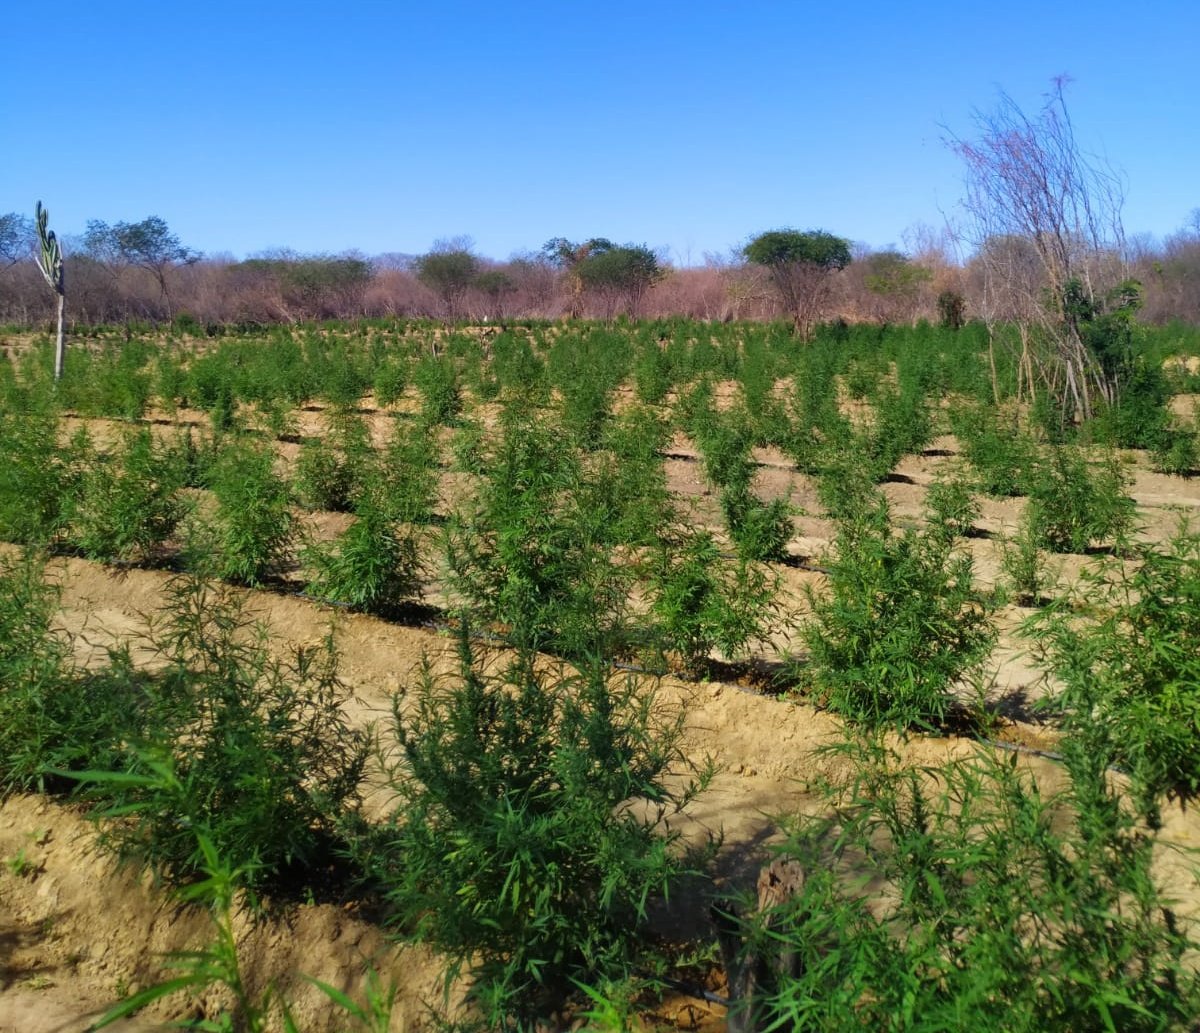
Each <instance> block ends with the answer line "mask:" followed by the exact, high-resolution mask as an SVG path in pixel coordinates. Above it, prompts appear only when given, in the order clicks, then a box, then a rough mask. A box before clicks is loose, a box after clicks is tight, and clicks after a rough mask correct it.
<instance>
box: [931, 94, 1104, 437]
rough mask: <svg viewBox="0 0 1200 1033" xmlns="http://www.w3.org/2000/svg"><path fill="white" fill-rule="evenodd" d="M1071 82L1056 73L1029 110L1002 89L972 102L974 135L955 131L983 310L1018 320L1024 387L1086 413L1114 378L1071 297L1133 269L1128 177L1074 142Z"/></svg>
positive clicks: (993, 318)
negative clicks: (1126, 220) (978, 103)
mask: <svg viewBox="0 0 1200 1033" xmlns="http://www.w3.org/2000/svg"><path fill="white" fill-rule="evenodd" d="M1065 86H1066V80H1065V79H1063V78H1058V79H1055V80H1054V81H1053V86H1052V89H1051V91H1050V93H1049V94H1048V95H1047V97H1046V99H1045V103H1044V104H1043V106H1042V107H1041V109H1040V110H1039V111H1038V112H1037V113H1036V114H1035V115H1033V116H1030V115H1027V114H1026V113H1025V112H1024V111H1022V109H1021V108H1020V106H1019V105H1018V104H1017V102H1016V101H1015V100H1013V99H1012V98H1011V97H1010V96H1008V95H1007V94H1003V93H1002V94H1001V96H1000V100H999V103H998V105H997V107H996V108H995V110H993V111H991V112H976V113H975V116H974V124H975V129H976V130H977V132H978V136H977V138H975V139H972V140H964V139H961V138H959V137H957V136H953V137H952V138H951V139H950V141H949V145H950V147H951V148H952V149H953V150H954V152H955V153H956V154H957V155H958V156H959V157H960V158H961V159H962V161H963V163H964V164H965V166H966V197H965V199H964V201H963V208H964V209H965V212H966V215H967V227H966V231H965V232H966V235H967V239H966V242H967V243H968V244H969V245H971V246H972V247H973V249H974V251H975V256H976V261H977V262H978V263H979V264H980V265H981V267H982V271H983V278H984V289H983V300H982V305H983V311H982V313H981V315H982V316H983V317H984V318H985V319H986V320H987V321H988V323H989V325H990V326H993V327H994V326H995V325H996V324H997V323H998V322H1000V321H1006V320H1013V321H1015V322H1016V324H1017V326H1018V328H1019V330H1020V334H1019V340H1020V347H1021V354H1020V356H1019V368H1020V369H1021V371H1022V379H1021V391H1022V393H1023V394H1025V395H1026V396H1028V395H1031V394H1033V393H1034V392H1036V391H1037V390H1038V389H1046V390H1048V391H1050V392H1052V393H1053V394H1054V395H1055V397H1057V398H1059V399H1061V400H1062V401H1063V402H1064V404H1065V405H1067V406H1070V407H1073V409H1074V410H1075V411H1076V412H1079V413H1081V414H1082V415H1084V416H1087V415H1089V414H1090V413H1091V411H1092V408H1093V406H1094V403H1095V401H1096V399H1097V398H1104V399H1106V400H1109V401H1111V400H1112V398H1113V394H1114V391H1115V384H1114V383H1113V378H1112V374H1111V371H1109V370H1106V369H1105V368H1104V366H1103V364H1102V363H1101V362H1100V361H1099V358H1098V357H1097V356H1096V355H1095V354H1093V353H1092V351H1091V350H1089V348H1088V346H1087V343H1086V341H1085V340H1084V337H1083V335H1082V333H1081V328H1080V317H1079V315H1078V312H1079V308H1080V306H1079V305H1078V304H1073V303H1072V301H1071V299H1072V298H1073V297H1074V298H1083V299H1085V300H1086V302H1087V304H1088V305H1089V306H1093V307H1094V306H1099V305H1102V304H1103V303H1104V299H1105V298H1106V297H1107V296H1108V295H1109V293H1110V292H1111V291H1112V290H1113V289H1114V288H1115V287H1116V286H1117V285H1118V284H1119V283H1120V282H1121V281H1122V280H1123V279H1124V278H1125V270H1124V266H1123V262H1122V259H1121V255H1122V250H1123V236H1124V234H1123V231H1122V226H1121V208H1122V205H1123V201H1124V194H1123V189H1122V182H1121V179H1120V177H1119V176H1118V175H1117V174H1116V173H1115V172H1114V171H1113V170H1112V169H1111V168H1110V167H1109V166H1108V165H1107V164H1106V163H1104V162H1102V161H1100V160H1098V159H1095V158H1092V157H1090V156H1088V155H1086V154H1085V153H1084V152H1083V151H1082V150H1081V149H1080V147H1079V145H1078V143H1077V142H1076V139H1075V129H1074V126H1073V124H1072V122H1071V117H1070V114H1069V113H1068V111H1067V106H1066V101H1065V98H1064V89H1065ZM992 336H993V338H994V337H995V335H994V334H993V335H992ZM993 360H994V354H993ZM993 369H994V364H993Z"/></svg>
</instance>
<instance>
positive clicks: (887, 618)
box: [797, 495, 994, 728]
mask: <svg viewBox="0 0 1200 1033" xmlns="http://www.w3.org/2000/svg"><path fill="white" fill-rule="evenodd" d="M955 544H956V543H955V540H954V538H953V537H952V536H951V535H949V534H948V533H946V527H945V525H938V524H937V522H936V521H935V522H934V526H933V527H931V528H930V529H927V530H925V531H916V530H907V531H904V532H902V533H896V532H894V531H893V530H892V528H891V526H890V515H889V512H888V507H887V503H886V500H885V499H884V498H883V497H882V496H878V495H877V496H876V497H875V498H874V499H873V500H868V499H864V500H863V509H862V510H861V511H860V512H858V513H857V514H852V515H847V516H843V517H842V518H841V519H840V520H839V523H838V531H837V537H836V541H835V544H834V555H833V557H832V558H831V559H829V560H828V561H827V563H828V564H829V571H830V573H829V584H828V588H827V590H825V591H822V592H818V591H815V590H813V589H811V588H809V589H808V591H807V595H808V601H809V606H810V610H811V616H810V618H809V619H808V620H807V621H806V623H805V624H804V625H803V626H802V628H801V635H802V638H803V640H804V644H805V645H806V647H807V648H808V651H809V659H808V662H807V663H806V664H805V665H803V666H802V667H800V668H799V669H798V671H797V673H798V675H799V677H800V679H801V680H802V681H803V682H805V683H806V684H807V685H808V686H809V688H810V690H811V691H813V692H815V693H816V694H817V695H819V696H821V697H824V698H826V699H827V700H828V701H829V705H830V706H831V707H832V708H833V709H835V710H837V711H838V712H839V713H842V714H845V715H846V716H848V717H850V718H852V719H854V720H855V721H860V722H864V723H866V724H872V725H873V724H884V723H886V724H894V725H898V726H901V727H923V728H931V727H937V726H939V725H940V724H941V723H942V722H943V721H944V719H945V717H946V714H947V711H948V710H949V708H950V705H951V703H952V702H953V698H954V697H953V694H952V689H953V686H954V684H955V683H956V682H957V681H958V680H959V679H961V678H963V677H965V676H969V675H970V674H972V673H973V672H975V671H977V670H978V668H979V666H980V664H981V663H982V661H983V659H984V657H985V656H986V655H987V653H988V650H989V649H990V646H991V643H992V641H993V638H994V629H993V627H992V623H991V619H990V615H989V610H990V606H991V603H990V601H989V600H988V599H987V598H986V597H984V596H983V595H982V594H981V593H980V592H978V591H977V590H976V589H975V587H974V585H973V584H972V573H973V566H972V562H971V557H970V555H969V554H967V553H965V552H960V551H956V549H955Z"/></svg>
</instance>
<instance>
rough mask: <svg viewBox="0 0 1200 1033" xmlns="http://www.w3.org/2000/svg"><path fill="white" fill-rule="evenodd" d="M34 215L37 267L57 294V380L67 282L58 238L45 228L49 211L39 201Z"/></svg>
mask: <svg viewBox="0 0 1200 1033" xmlns="http://www.w3.org/2000/svg"><path fill="white" fill-rule="evenodd" d="M36 216H37V232H38V243H39V244H41V250H40V251H39V253H38V255H37V264H38V268H39V269H41V271H42V275H43V276H44V277H45V278H46V282H47V283H48V284H50V289H51V290H52V291H54V293H55V294H57V295H58V341H57V343H56V344H55V348H54V379H55V380H56V381H58V380H61V379H62V374H63V361H64V360H65V358H66V354H67V346H66V343H65V342H64V340H63V312H64V311H65V309H66V305H67V284H66V279H65V277H64V275H63V257H62V248H61V247H59V246H58V238H57V237H56V236H55V235H54V231H53V230H50V229H47V226H48V224H49V222H50V213H49V212H48V211H46V209H45V208H43V207H42V202H41V201H38V203H37V209H36Z"/></svg>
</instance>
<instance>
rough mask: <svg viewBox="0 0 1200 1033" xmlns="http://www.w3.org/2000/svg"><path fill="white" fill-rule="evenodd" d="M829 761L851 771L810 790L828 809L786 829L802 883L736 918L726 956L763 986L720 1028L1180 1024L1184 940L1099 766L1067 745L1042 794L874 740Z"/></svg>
mask: <svg viewBox="0 0 1200 1033" xmlns="http://www.w3.org/2000/svg"><path fill="white" fill-rule="evenodd" d="M840 752H842V753H844V754H846V759H847V760H849V762H850V765H851V768H852V771H853V774H852V775H851V776H850V777H849V778H847V779H845V780H844V781H842V782H840V783H837V784H834V785H829V786H827V787H826V788H825V789H824V791H823V795H824V801H825V804H826V808H827V809H828V810H831V811H832V813H831V814H830V813H827V814H823V815H820V816H817V817H812V818H807V819H794V820H793V821H791V822H790V825H789V833H788V842H787V844H786V846H785V847H784V852H785V855H786V856H788V857H791V858H793V859H794V860H795V861H796V862H798V863H799V866H800V869H801V870H802V872H803V876H804V879H803V885H802V887H801V888H800V890H799V891H798V892H797V893H796V894H795V895H793V896H791V897H790V898H789V899H786V900H784V901H783V902H781V903H778V904H775V905H774V906H772V907H770V908H768V909H766V910H765V911H763V912H762V913H760V914H758V915H757V916H755V917H754V918H752V919H749V920H746V921H745V922H744V925H743V929H744V932H745V939H746V951H745V953H744V954H743V956H742V958H741V959H739V963H740V964H744V965H753V966H754V968H755V971H757V972H759V973H760V974H761V978H760V980H759V982H758V984H757V985H756V986H755V987H754V988H753V992H752V995H751V996H750V997H749V998H748V999H743V1000H742V1001H741V1002H739V1003H738V1005H737V1006H736V1008H735V1011H734V1012H733V1014H732V1015H731V1017H730V1021H731V1026H732V1024H733V1023H737V1024H738V1028H741V1029H747V1030H769V1029H779V1028H787V1029H792V1030H804V1031H817V1030H825V1031H829V1033H834V1031H838V1033H840V1031H842V1030H847V1029H895V1030H911V1031H930V1033H932V1031H935V1030H947V1029H977V1030H993V1029H994V1030H1000V1029H1003V1030H1006V1031H1013V1033H1035V1031H1036V1033H1058V1031H1061V1033H1068V1031H1069V1033H1077V1031H1079V1030H1089V1031H1090V1030H1095V1031H1097V1033H1099V1031H1102V1030H1106V1031H1114V1030H1121V1031H1130V1033H1137V1031H1147V1033H1149V1031H1155V1033H1163V1031H1172V1030H1174V1031H1179V1033H1183V1031H1185V1030H1190V1029H1192V1028H1193V1023H1194V1019H1195V1016H1196V1014H1197V1011H1198V1009H1200V978H1198V977H1197V975H1196V972H1195V969H1194V967H1193V966H1192V965H1191V964H1190V962H1189V961H1188V957H1189V955H1190V954H1191V953H1192V952H1194V951H1195V949H1196V946H1197V945H1196V943H1195V941H1194V940H1192V939H1191V938H1190V936H1189V934H1188V933H1187V932H1186V931H1185V927H1184V926H1183V925H1182V923H1177V922H1176V920H1175V917H1174V914H1173V912H1172V911H1171V903H1170V901H1169V900H1168V899H1167V898H1166V897H1165V895H1164V893H1163V891H1162V889H1161V887H1160V885H1159V883H1158V882H1157V881H1156V879H1155V875H1154V871H1153V855H1154V852H1155V841H1154V838H1153V836H1152V835H1151V834H1149V833H1148V832H1147V830H1146V829H1145V827H1144V826H1143V825H1140V824H1139V823H1138V821H1137V820H1136V818H1135V816H1134V815H1133V814H1131V813H1130V812H1129V810H1128V808H1126V807H1125V806H1123V805H1122V801H1121V800H1120V798H1119V797H1118V796H1117V795H1116V792H1115V790H1114V789H1113V788H1112V786H1111V784H1110V783H1109V782H1108V781H1107V780H1106V777H1105V768H1104V765H1105V758H1104V757H1103V756H1100V757H1099V758H1097V757H1095V756H1094V755H1091V754H1089V753H1088V751H1087V750H1086V749H1083V748H1080V746H1079V745H1078V744H1068V745H1067V747H1066V753H1067V762H1066V767H1067V773H1068V775H1069V779H1068V781H1067V786H1066V788H1065V789H1064V790H1063V791H1062V792H1061V793H1060V794H1058V795H1054V796H1048V795H1044V794H1043V793H1042V791H1041V790H1040V789H1039V787H1038V786H1037V784H1036V783H1035V782H1034V781H1033V779H1032V778H1031V777H1030V776H1029V775H1027V774H1026V773H1024V772H1023V771H1022V769H1021V768H1019V767H1018V766H1017V759H1018V758H1017V757H1016V755H1012V756H1010V757H998V756H994V755H992V754H989V753H985V752H983V751H982V750H981V751H980V752H979V753H977V754H976V756H974V757H971V758H967V759H965V760H963V759H960V760H956V761H952V762H950V763H949V764H946V765H943V766H941V767H939V768H938V769H937V770H936V771H932V770H930V771H924V770H920V769H916V768H913V767H910V766H905V765H903V764H900V763H898V761H897V760H896V758H895V757H894V755H891V754H890V753H889V751H887V750H886V749H885V748H883V747H882V746H880V745H879V744H878V743H876V742H868V743H849V744H847V745H846V746H844V747H842V748H841V750H840ZM868 887H869V889H868ZM1014 887H1019V888H1020V889H1019V892H1014Z"/></svg>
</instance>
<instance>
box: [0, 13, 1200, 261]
mask: <svg viewBox="0 0 1200 1033" xmlns="http://www.w3.org/2000/svg"><path fill="white" fill-rule="evenodd" d="M0 38H2V39H3V44H4V45H3V49H2V54H3V57H2V58H0V142H2V144H3V150H2V152H0V153H2V160H0V212H6V211H21V212H27V213H30V214H32V211H33V206H34V202H35V201H36V200H38V199H39V198H40V199H42V200H43V201H44V202H45V204H46V206H47V208H48V209H49V210H50V213H51V225H52V227H53V228H56V229H58V231H59V233H60V234H72V233H79V232H82V230H83V228H84V224H85V223H86V221H87V220H88V219H93V218H96V219H103V220H105V221H107V222H117V221H138V220H140V219H143V218H145V217H146V216H149V215H158V216H161V217H162V218H164V219H165V220H166V221H167V222H168V224H169V225H170V227H171V228H172V230H174V231H175V232H176V233H177V234H178V235H179V236H180V237H181V238H182V240H183V242H184V243H185V244H187V245H189V246H191V247H194V248H198V249H201V250H204V251H207V252H210V253H214V252H231V253H233V254H235V255H237V256H243V255H246V254H249V253H253V252H257V251H260V250H263V249H266V248H274V247H291V248H293V249H296V250H298V251H303V252H340V251H343V250H346V249H350V248H357V249H359V250H361V251H363V252H365V253H367V254H375V253H379V252H386V251H399V252H410V253H413V252H423V251H426V250H428V249H429V247H430V245H431V244H432V242H433V241H434V240H435V239H436V238H444V237H453V236H458V235H469V236H471V237H473V238H474V240H475V244H476V248H477V250H478V251H479V252H480V253H481V254H483V255H486V256H489V257H494V258H504V257H507V256H508V255H509V254H510V253H512V252H514V251H517V250H521V249H536V248H538V247H540V246H541V244H542V243H543V242H544V241H545V240H547V239H548V238H550V237H554V236H564V237H568V238H570V239H585V238H587V237H591V236H605V237H609V238H612V239H614V240H616V241H618V242H622V243H623V242H635V243H646V244H649V245H650V246H651V247H655V248H665V249H668V253H669V255H670V256H671V258H672V259H673V260H674V261H675V262H677V263H681V264H687V263H689V262H690V263H698V262H700V261H702V259H703V254H704V252H727V251H728V250H729V249H730V248H731V247H733V246H735V245H738V244H739V243H742V242H744V241H745V239H746V238H747V237H748V236H749V235H751V234H753V233H755V232H758V231H762V230H765V229H770V228H774V227H778V226H794V227H796V228H800V229H807V228H822V229H827V230H830V231H832V232H834V233H837V234H839V235H841V236H844V237H848V238H850V239H852V240H856V241H863V242H865V243H867V244H869V245H872V246H875V247H881V246H884V245H886V244H889V243H897V244H899V243H902V239H903V237H902V235H903V233H904V230H905V228H906V227H909V226H911V225H912V224H914V223H917V222H925V223H930V224H933V225H937V226H940V225H941V224H942V222H943V219H944V214H943V213H953V210H954V207H955V205H956V203H957V201H958V199H959V197H960V195H961V172H960V167H959V163H958V159H956V158H955V157H954V155H953V154H951V153H950V152H949V151H948V150H947V148H946V146H945V144H944V142H943V141H944V138H945V136H946V134H947V129H949V130H952V131H954V132H957V133H959V134H960V135H967V136H969V135H970V132H971V112H972V109H973V108H979V109H985V110H986V109H988V108H990V107H992V106H993V105H994V102H995V98H996V96H997V90H998V89H1000V88H1003V89H1004V90H1006V91H1007V92H1008V93H1010V94H1011V95H1012V96H1013V97H1014V98H1015V99H1016V100H1017V101H1018V102H1019V103H1020V104H1021V105H1022V106H1023V107H1025V108H1026V110H1027V111H1031V112H1032V111H1033V110H1035V109H1036V108H1037V106H1038V105H1039V103H1040V98H1041V96H1042V94H1043V93H1044V92H1045V91H1046V90H1047V89H1048V87H1049V82H1050V79H1051V78H1052V77H1053V76H1055V75H1058V74H1062V73H1066V74H1069V75H1070V76H1072V77H1073V79H1074V83H1073V84H1072V86H1071V87H1070V90H1069V92H1068V104H1069V106H1070V109H1071V112H1072V115H1073V117H1074V120H1075V125H1076V135H1077V138H1078V139H1079V140H1080V142H1081V144H1082V145H1083V146H1085V147H1086V148H1089V149H1092V150H1095V151H1098V152H1102V153H1103V154H1104V155H1105V156H1106V157H1107V159H1108V160H1109V161H1110V162H1111V163H1112V164H1113V165H1114V166H1116V167H1117V168H1118V169H1119V170H1121V171H1122V172H1123V173H1124V175H1125V177H1126V180H1127V184H1128V192H1127V201H1126V208H1125V226H1126V230H1127V232H1130V233H1136V232H1149V233H1153V234H1156V235H1158V236H1162V235H1165V234H1167V233H1170V232H1172V231H1174V230H1176V229H1178V228H1179V227H1180V226H1182V225H1183V224H1184V222H1185V221H1186V219H1187V217H1188V214H1189V212H1190V211H1191V210H1192V209H1193V208H1197V207H1200V86H1198V85H1197V79H1196V70H1195V65H1196V48H1197V45H1198V44H1200V3H1198V2H1197V0H1165V2H1153V0H1151V2H1145V3H1141V4H1136V5H1132V6H1131V5H1129V4H1127V3H1118V2H1116V0H1093V2H1091V3H1087V4H1082V3H1071V4H1066V3H1053V2H1049V0H1045V2H1040V3H1039V2H1028V0H1020V2H992V3H973V2H970V0H957V2H953V3H919V2H918V3H910V4H901V3H896V2H891V3H882V2H875V0H859V2H857V3H845V2H843V3H830V2H829V0H823V2H820V3H808V2H801V0H790V2H786V0H775V2H767V0H740V2H729V3H716V2H707V0H687V2H675V0H671V2H657V0H641V2H632V0H604V2H598V0H596V2H594V0H556V2H547V0H536V2H514V0H510V2H508V3H498V2H495V0H492V2H476V0H440V2H439V0H432V2H430V0H427V2H423V3H420V4H416V3H408V2H400V0H397V2H393V3H386V2H364V0H340V2H325V3H309V2H305V0H291V2H288V3H277V2H274V0H266V2H264V0H243V2H240V3H229V2H225V0H211V2H206V0H191V2H171V0H166V2H164V0H157V2H155V3H143V2H126V3H116V2H112V0H86V2H80V0H64V2H60V3H50V4H35V3H18V2H16V0H13V2H10V3H9V4H7V5H5V10H4V12H3V15H2V16H0Z"/></svg>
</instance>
